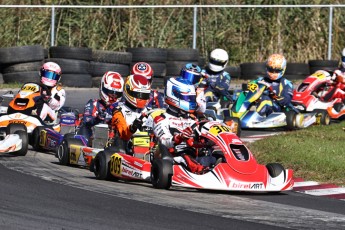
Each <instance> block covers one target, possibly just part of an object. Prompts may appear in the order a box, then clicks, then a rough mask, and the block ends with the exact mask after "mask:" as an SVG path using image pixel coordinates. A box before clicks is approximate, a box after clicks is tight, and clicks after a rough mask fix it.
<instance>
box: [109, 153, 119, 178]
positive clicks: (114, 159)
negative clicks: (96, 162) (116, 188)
mask: <svg viewBox="0 0 345 230" xmlns="http://www.w3.org/2000/svg"><path fill="white" fill-rule="evenodd" d="M121 165H122V156H120V155H119V154H114V155H112V156H111V159H110V172H111V174H114V175H119V176H120V175H121V173H122V167H121Z"/></svg>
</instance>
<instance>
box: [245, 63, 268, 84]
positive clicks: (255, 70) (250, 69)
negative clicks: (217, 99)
mask: <svg viewBox="0 0 345 230" xmlns="http://www.w3.org/2000/svg"><path fill="white" fill-rule="evenodd" d="M240 68H241V79H244V80H254V79H257V78H258V77H263V76H265V75H266V63H265V62H248V63H242V64H240Z"/></svg>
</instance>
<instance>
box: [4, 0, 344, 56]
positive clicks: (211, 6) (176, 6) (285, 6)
mask: <svg viewBox="0 0 345 230" xmlns="http://www.w3.org/2000/svg"><path fill="white" fill-rule="evenodd" d="M337 7H339V8H342V7H345V4H339V5H333V4H331V5H0V8H50V9H51V13H52V15H51V27H52V30H51V46H54V44H55V41H54V34H55V9H56V8H69V9H70V8H79V9H83V8H84V9H85V8H96V9H99V8H105V9H121V8H126V9H130V8H193V9H194V11H193V44H192V48H194V49H195V48H196V38H197V12H198V9H199V8H328V9H329V23H328V59H329V60H331V59H332V24H333V9H334V8H337Z"/></svg>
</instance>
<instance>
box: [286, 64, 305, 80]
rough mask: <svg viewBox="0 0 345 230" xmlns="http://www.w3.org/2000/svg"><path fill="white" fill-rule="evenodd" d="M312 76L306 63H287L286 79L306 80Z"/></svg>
mask: <svg viewBox="0 0 345 230" xmlns="http://www.w3.org/2000/svg"><path fill="white" fill-rule="evenodd" d="M309 74H310V70H309V65H308V64H306V63H287V65H286V71H285V74H284V77H285V78H286V79H288V80H300V79H305V78H306V77H307V76H308V75H309Z"/></svg>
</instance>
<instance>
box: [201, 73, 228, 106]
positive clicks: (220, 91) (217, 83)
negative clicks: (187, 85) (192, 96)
mask: <svg viewBox="0 0 345 230" xmlns="http://www.w3.org/2000/svg"><path fill="white" fill-rule="evenodd" d="M201 73H202V75H204V76H205V77H204V79H203V80H202V82H201V84H200V86H201V87H202V86H206V89H205V97H206V102H216V101H218V100H219V99H221V97H225V98H226V99H227V100H229V101H232V97H231V94H230V92H229V87H230V81H231V77H230V74H229V73H228V72H226V71H221V72H213V71H212V70H210V69H208V68H207V67H206V69H203V70H202V71H201Z"/></svg>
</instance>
